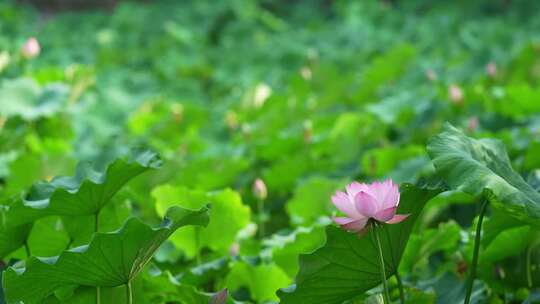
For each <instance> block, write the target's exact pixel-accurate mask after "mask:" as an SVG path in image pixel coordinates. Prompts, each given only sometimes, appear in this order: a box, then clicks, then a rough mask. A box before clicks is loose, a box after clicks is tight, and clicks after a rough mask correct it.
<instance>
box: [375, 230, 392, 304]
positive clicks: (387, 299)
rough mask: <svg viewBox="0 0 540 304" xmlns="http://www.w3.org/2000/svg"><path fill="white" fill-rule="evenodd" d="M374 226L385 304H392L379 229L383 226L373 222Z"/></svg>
mask: <svg viewBox="0 0 540 304" xmlns="http://www.w3.org/2000/svg"><path fill="white" fill-rule="evenodd" d="M372 224H373V235H375V241H376V243H377V249H378V250H379V264H380V266H381V267H380V271H381V280H382V284H383V289H384V293H383V298H384V303H385V304H389V303H390V296H389V293H388V285H387V284H386V269H385V267H384V256H383V252H382V246H381V240H380V237H379V229H381V228H382V226H379V225H377V222H375V221H373V222H372Z"/></svg>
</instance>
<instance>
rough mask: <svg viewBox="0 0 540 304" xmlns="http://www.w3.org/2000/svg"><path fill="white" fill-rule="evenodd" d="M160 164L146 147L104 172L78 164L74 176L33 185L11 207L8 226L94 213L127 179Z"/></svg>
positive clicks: (7, 215) (118, 161) (116, 162)
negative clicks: (24, 195) (41, 219)
mask: <svg viewBox="0 0 540 304" xmlns="http://www.w3.org/2000/svg"><path fill="white" fill-rule="evenodd" d="M160 165H161V160H160V159H159V157H158V156H157V154H155V153H154V152H151V151H148V150H144V151H140V152H137V153H135V154H134V155H132V156H131V157H130V158H129V159H123V158H120V159H117V160H115V161H114V162H113V163H111V164H110V165H109V166H108V167H107V168H106V170H105V171H104V172H98V171H96V170H94V169H93V168H92V167H91V166H89V165H88V164H86V163H81V164H79V166H78V168H77V173H76V175H75V176H74V177H56V178H54V179H53V180H52V181H51V182H41V183H38V184H36V185H34V186H33V187H32V189H31V190H30V191H29V193H28V195H27V196H26V198H25V199H24V200H20V201H17V202H16V203H15V204H13V205H12V206H10V208H9V210H8V211H7V212H6V222H7V225H8V226H18V225H22V224H26V223H30V222H32V221H34V220H36V219H38V218H40V217H44V216H48V215H62V216H77V215H92V214H97V213H98V212H99V210H101V208H103V206H105V205H106V204H107V203H108V202H109V201H110V200H111V198H112V197H113V196H114V195H115V194H116V193H117V192H118V191H119V190H120V188H122V186H124V185H125V184H126V183H127V182H128V181H130V180H131V179H132V178H134V177H136V176H138V175H139V174H141V173H143V172H145V171H147V170H149V169H152V168H158V167H159V166H160Z"/></svg>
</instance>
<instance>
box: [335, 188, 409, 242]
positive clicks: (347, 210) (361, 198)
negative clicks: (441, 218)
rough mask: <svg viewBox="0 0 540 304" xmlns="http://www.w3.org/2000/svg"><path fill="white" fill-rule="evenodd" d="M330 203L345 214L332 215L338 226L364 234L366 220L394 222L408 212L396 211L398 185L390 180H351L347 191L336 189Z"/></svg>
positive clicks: (403, 218) (366, 227) (366, 224)
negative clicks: (370, 181) (366, 181)
mask: <svg viewBox="0 0 540 304" xmlns="http://www.w3.org/2000/svg"><path fill="white" fill-rule="evenodd" d="M332 203H334V205H335V206H336V208H338V209H339V210H340V211H341V212H343V213H344V214H345V215H346V217H334V221H335V222H336V223H337V224H338V225H340V226H341V228H343V229H345V230H347V231H351V232H355V233H357V234H358V235H363V234H364V233H366V232H367V229H368V228H369V227H368V223H369V220H370V219H371V220H375V221H377V222H381V223H387V224H396V223H399V222H401V221H403V220H405V219H406V218H407V217H408V216H409V215H408V214H396V210H397V207H398V205H399V187H398V185H396V184H394V182H392V180H386V181H384V182H382V183H381V182H373V183H371V184H361V183H358V182H352V183H351V184H349V185H348V186H347V187H346V192H341V191H337V192H336V194H335V195H334V196H332Z"/></svg>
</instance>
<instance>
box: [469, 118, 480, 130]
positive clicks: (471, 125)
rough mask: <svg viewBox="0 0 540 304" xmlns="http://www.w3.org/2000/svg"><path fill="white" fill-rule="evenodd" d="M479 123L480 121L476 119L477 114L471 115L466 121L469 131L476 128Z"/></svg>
mask: <svg viewBox="0 0 540 304" xmlns="http://www.w3.org/2000/svg"><path fill="white" fill-rule="evenodd" d="M479 125H480V121H479V120H478V117H477V116H472V117H470V118H469V120H468V121H467V128H468V129H469V130H470V131H475V130H476V129H478V126H479Z"/></svg>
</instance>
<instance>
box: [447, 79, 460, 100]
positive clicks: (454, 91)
mask: <svg viewBox="0 0 540 304" xmlns="http://www.w3.org/2000/svg"><path fill="white" fill-rule="evenodd" d="M448 98H450V101H452V102H453V103H455V104H460V103H462V102H463V91H462V90H461V88H460V87H459V86H458V85H455V84H451V85H450V86H449V87H448Z"/></svg>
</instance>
